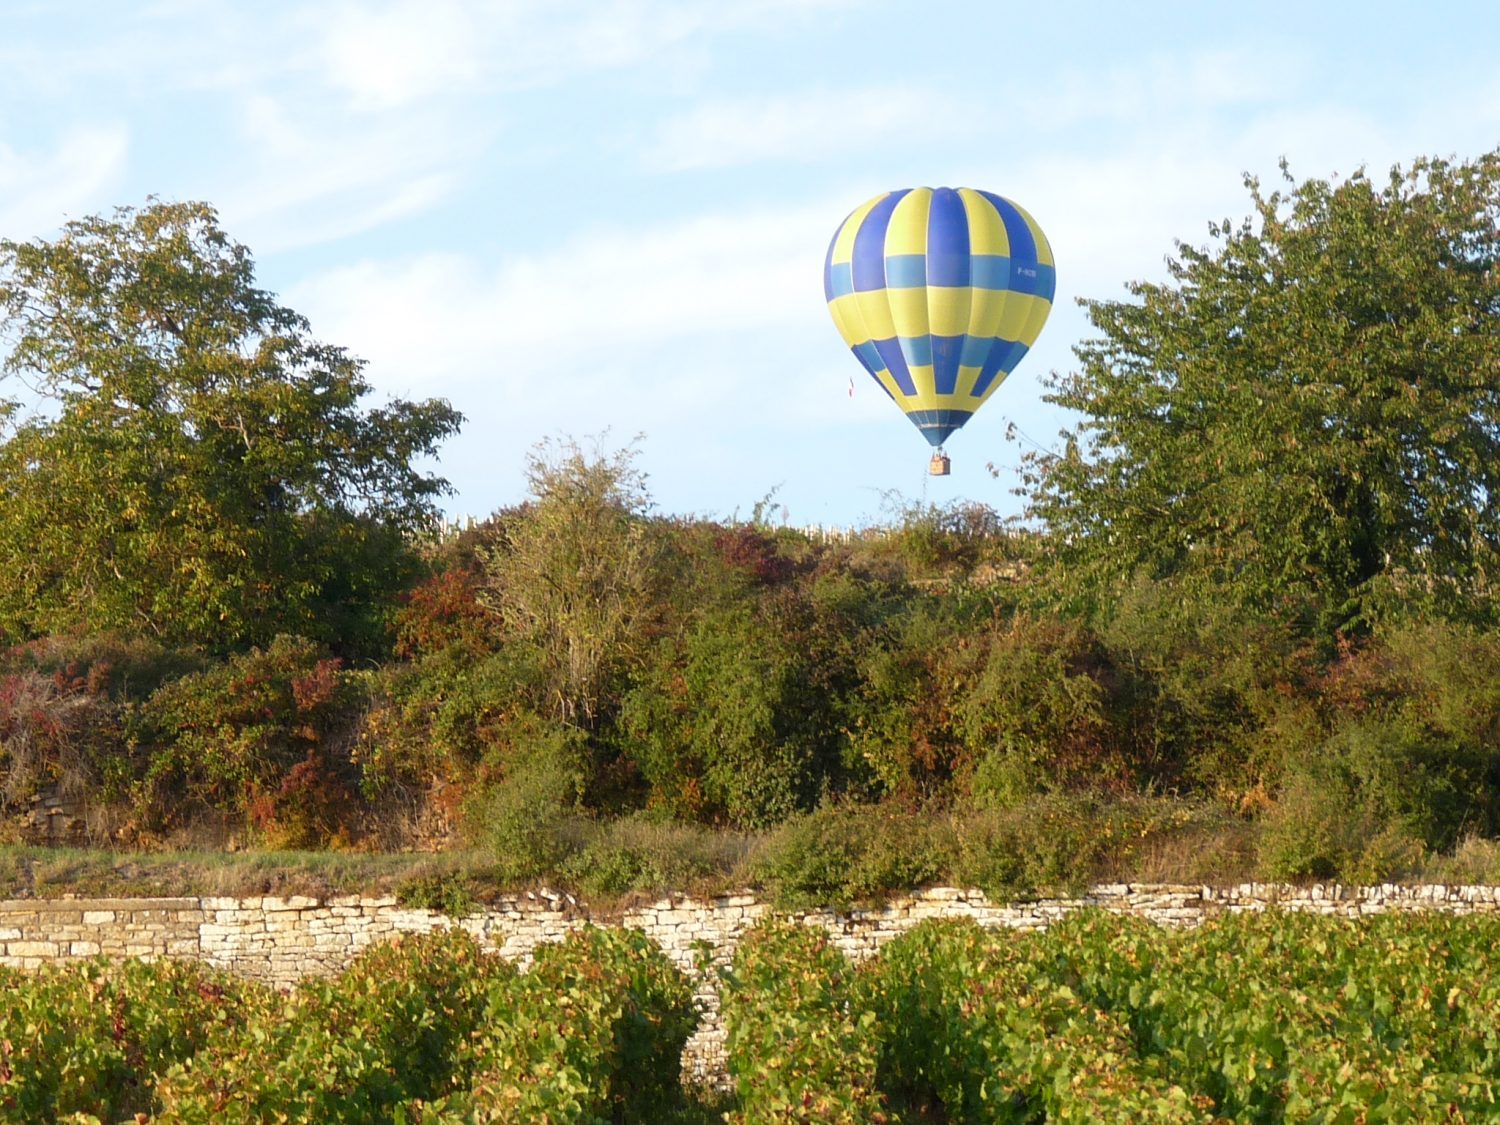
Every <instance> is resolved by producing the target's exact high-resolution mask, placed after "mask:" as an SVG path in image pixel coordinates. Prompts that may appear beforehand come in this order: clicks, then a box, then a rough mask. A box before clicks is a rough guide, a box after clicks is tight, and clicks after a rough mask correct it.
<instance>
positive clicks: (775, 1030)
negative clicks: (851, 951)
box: [720, 919, 883, 1123]
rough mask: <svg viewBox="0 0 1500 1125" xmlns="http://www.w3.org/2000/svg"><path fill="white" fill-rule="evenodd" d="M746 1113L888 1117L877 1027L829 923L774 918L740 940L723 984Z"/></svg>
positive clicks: (747, 1117) (735, 1076)
mask: <svg viewBox="0 0 1500 1125" xmlns="http://www.w3.org/2000/svg"><path fill="white" fill-rule="evenodd" d="M720 992H721V995H722V1005H723V1013H724V1022H725V1025H726V1029H727V1032H728V1037H727V1039H726V1040H725V1043H724V1048H725V1051H726V1053H727V1055H728V1068H729V1076H730V1078H731V1079H732V1080H733V1082H734V1086H735V1091H736V1093H737V1094H738V1097H739V1113H738V1114H736V1115H732V1116H731V1117H730V1118H729V1120H731V1121H738V1122H745V1123H755V1122H761V1121H836V1122H851V1123H852V1122H864V1121H878V1120H883V1117H882V1116H881V1115H880V1108H881V1105H882V1101H883V1099H882V1098H881V1096H880V1094H879V1092H878V1091H877V1090H876V1086H875V1072H876V1057H877V1056H876V1052H877V1042H878V1041H877V1037H876V1036H877V1032H876V1029H875V1026H874V1024H875V1015H874V1013H873V1012H867V1011H863V1010H862V1005H861V1003H860V1000H859V995H860V994H859V986H858V985H857V984H856V980H855V973H854V969H853V968H852V966H850V964H849V962H848V960H847V959H846V958H845V957H844V955H843V954H842V953H840V952H839V951H838V950H837V949H835V948H834V947H833V946H832V945H831V944H830V943H829V940H828V935H827V934H826V933H825V932H824V931H822V930H821V929H817V928H815V927H811V926H800V925H797V924H795V923H791V922H784V921H779V920H776V919H772V920H770V921H768V922H762V923H760V924H759V925H757V926H755V927H754V928H753V929H751V930H750V931H749V932H748V933H746V934H745V936H744V938H743V939H742V940H741V941H740V944H739V948H738V949H737V950H736V951H735V956H734V964H733V967H732V968H731V969H730V970H729V971H728V972H726V973H724V979H723V984H722V986H721V989H720Z"/></svg>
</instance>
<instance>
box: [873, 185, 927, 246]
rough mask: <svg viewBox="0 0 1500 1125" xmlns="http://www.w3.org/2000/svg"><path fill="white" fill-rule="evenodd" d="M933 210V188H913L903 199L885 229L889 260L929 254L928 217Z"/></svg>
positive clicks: (892, 212) (892, 213)
mask: <svg viewBox="0 0 1500 1125" xmlns="http://www.w3.org/2000/svg"><path fill="white" fill-rule="evenodd" d="M931 210H932V189H931V188H913V189H912V190H911V191H909V192H907V193H906V194H905V195H903V196H902V197H901V202H899V203H897V204H896V206H895V208H894V209H893V210H892V211H891V220H890V222H889V223H888V224H887V225H886V228H885V256H886V257H887V258H894V257H895V256H896V255H898V254H926V253H927V217H928V214H929V212H930V211H931Z"/></svg>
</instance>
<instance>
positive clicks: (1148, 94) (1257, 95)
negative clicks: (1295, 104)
mask: <svg viewBox="0 0 1500 1125" xmlns="http://www.w3.org/2000/svg"><path fill="white" fill-rule="evenodd" d="M1305 69H1306V64H1305V63H1304V61H1303V60H1302V59H1301V58H1299V57H1298V56H1297V55H1295V54H1292V53H1287V52H1279V53H1276V54H1268V53H1267V52H1266V51H1264V50H1252V49H1249V48H1240V49H1225V50H1208V51H1198V52H1190V53H1180V54H1166V53H1163V54H1159V55H1155V56H1150V57H1147V58H1143V59H1134V60H1132V61H1131V62H1130V63H1128V64H1126V63H1122V64H1119V65H1116V66H1112V67H1102V68H1098V69H1092V70H1087V71H1084V70H1078V69H1070V70H1066V71H1064V72H1063V73H1062V74H1061V75H1060V77H1059V80H1058V82H1057V84H1056V86H1055V87H1054V88H1052V89H1051V90H1049V91H1048V92H1047V93H1046V94H1045V95H1038V96H1036V97H1033V98H1029V99H1027V101H1026V104H1025V109H1024V112H1023V113H1022V114H1020V115H1019V117H1018V120H1019V121H1020V122H1021V123H1022V124H1023V125H1025V126H1026V127H1027V128H1029V129H1034V130H1037V131H1048V130H1055V129H1060V128H1063V127H1067V126H1073V125H1077V124H1079V123H1081V122H1088V121H1114V122H1121V121H1125V122H1135V123H1137V124H1138V125H1140V126H1141V127H1142V128H1143V129H1150V128H1153V127H1155V125H1156V124H1157V123H1158V122H1161V121H1164V120H1167V121H1171V120H1178V119H1180V118H1182V117H1183V116H1191V117H1203V116H1206V115H1209V114H1212V113H1214V112H1216V111H1219V110H1223V109H1226V108H1232V107H1244V106H1251V105H1257V104H1272V103H1278V102H1285V101H1288V100H1290V99H1291V98H1293V97H1294V96H1296V95H1297V94H1298V92H1299V88H1300V85H1301V81H1302V75H1303V73H1304V71H1305Z"/></svg>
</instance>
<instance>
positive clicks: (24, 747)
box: [0, 671, 129, 808]
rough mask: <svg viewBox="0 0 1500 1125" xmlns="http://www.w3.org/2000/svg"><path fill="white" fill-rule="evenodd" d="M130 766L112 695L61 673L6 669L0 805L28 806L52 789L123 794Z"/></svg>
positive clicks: (0, 684) (92, 795)
mask: <svg viewBox="0 0 1500 1125" xmlns="http://www.w3.org/2000/svg"><path fill="white" fill-rule="evenodd" d="M128 772H129V767H128V764H127V762H126V761H125V760H124V753H123V748H122V746H121V729H120V716H119V713H118V710H117V709H116V708H115V707H114V706H112V705H111V704H110V702H109V700H108V699H106V698H105V697H104V696H102V695H99V694H97V693H94V692H90V691H89V690H88V689H87V687H85V686H81V685H78V684H75V683H74V682H72V681H71V680H70V679H69V678H68V677H66V676H65V675H64V674H62V673H60V672H59V673H55V674H53V675H51V676H47V675H44V674H42V673H41V672H36V671H30V672H11V673H5V674H0V798H3V801H0V803H3V805H5V806H8V807H10V808H24V807H25V806H26V805H28V804H29V803H30V802H31V801H32V800H33V799H34V798H35V797H36V796H37V795H38V794H39V793H40V791H41V790H42V789H44V788H47V787H56V788H57V789H58V790H60V791H61V792H62V793H63V794H64V795H66V796H70V797H74V798H87V799H91V800H92V799H96V798H98V797H101V796H105V795H106V785H108V792H109V794H110V795H118V793H119V790H120V789H121V788H122V787H123V784H124V781H125V777H128ZM122 775H125V776H123V777H122Z"/></svg>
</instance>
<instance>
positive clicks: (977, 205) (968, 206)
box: [958, 188, 1010, 255]
mask: <svg viewBox="0 0 1500 1125" xmlns="http://www.w3.org/2000/svg"><path fill="white" fill-rule="evenodd" d="M958 197H959V199H961V200H963V204H964V213H965V214H966V215H967V216H968V218H969V253H970V254H1002V255H1009V254H1010V236H1009V235H1008V234H1006V233H1005V223H1004V222H1003V221H1002V220H1001V218H1000V212H998V211H996V210H995V207H994V204H992V203H991V202H990V201H989V200H988V199H986V198H985V197H984V196H982V195H980V194H979V193H978V192H977V191H975V190H974V189H973V188H959V189H958Z"/></svg>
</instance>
